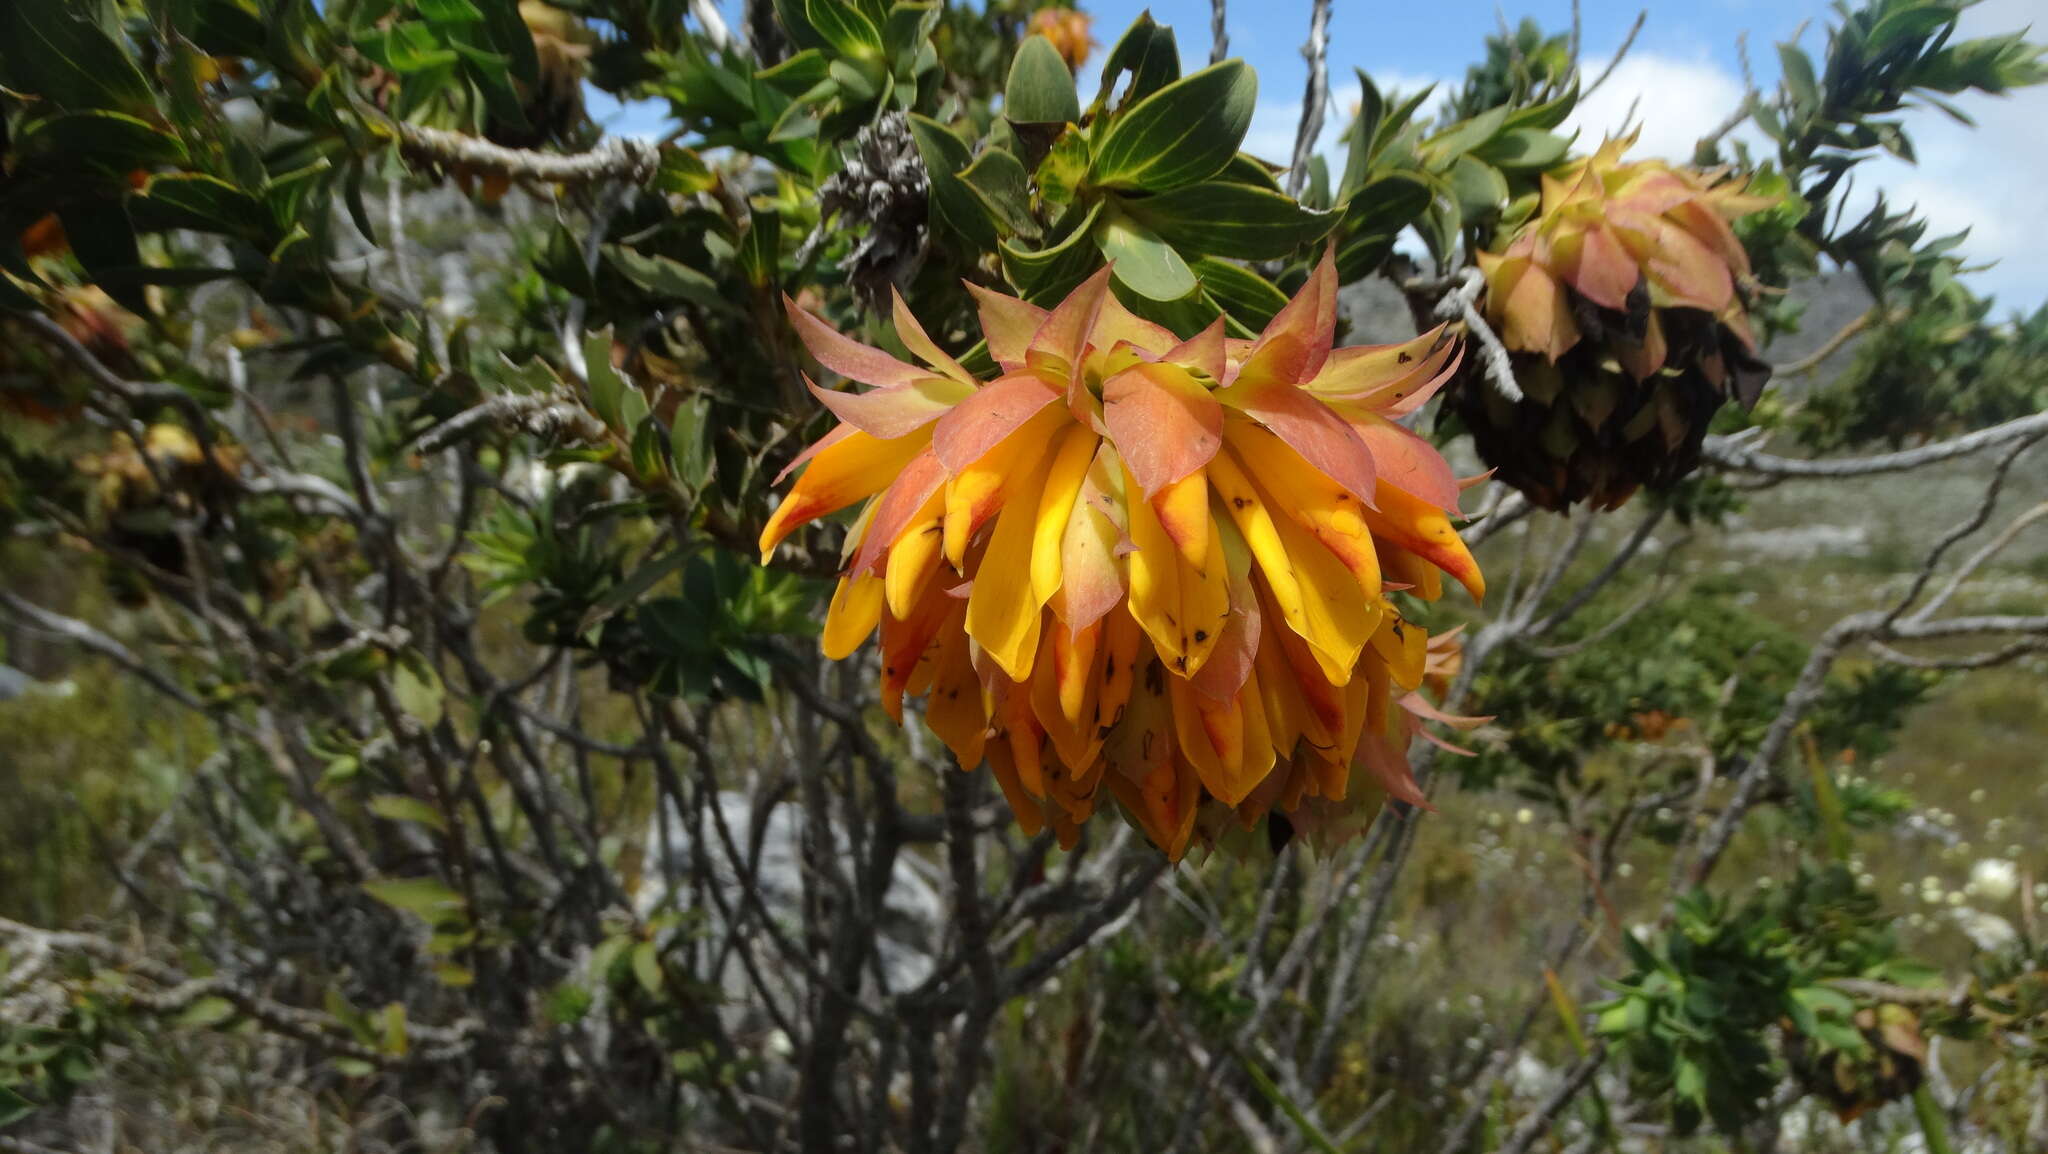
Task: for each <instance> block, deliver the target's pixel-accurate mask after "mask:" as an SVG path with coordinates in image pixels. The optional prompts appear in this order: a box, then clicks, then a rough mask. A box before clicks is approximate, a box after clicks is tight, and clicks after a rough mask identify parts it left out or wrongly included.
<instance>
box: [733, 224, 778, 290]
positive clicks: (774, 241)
mask: <svg viewBox="0 0 2048 1154" xmlns="http://www.w3.org/2000/svg"><path fill="white" fill-rule="evenodd" d="M781 260H782V214H781V213H779V212H777V211H776V210H774V209H772V208H755V209H754V210H753V215H752V217H751V220H750V223H749V224H748V225H747V231H746V232H744V233H742V234H740V247H739V262H740V271H741V272H743V273H745V274H747V280H748V281H749V282H751V283H752V284H753V285H754V286H755V287H756V288H765V287H767V286H769V285H772V284H774V283H776V280H777V278H778V277H779V276H780V275H781Z"/></svg>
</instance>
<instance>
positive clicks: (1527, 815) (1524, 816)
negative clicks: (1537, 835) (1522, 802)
mask: <svg viewBox="0 0 2048 1154" xmlns="http://www.w3.org/2000/svg"><path fill="white" fill-rule="evenodd" d="M1515 820H1516V821H1517V822H1519V823H1521V824H1522V825H1528V824H1529V823H1530V822H1532V821H1535V820H1536V811H1535V810H1533V809H1530V808H1529V807H1528V806H1523V807H1522V808H1521V809H1518V810H1516V811H1515Z"/></svg>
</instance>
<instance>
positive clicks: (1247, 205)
mask: <svg viewBox="0 0 2048 1154" xmlns="http://www.w3.org/2000/svg"><path fill="white" fill-rule="evenodd" d="M1118 204H1119V206H1120V207H1122V208H1123V210H1124V211H1125V212H1126V213H1128V214H1130V216H1132V217H1133V218H1135V219H1136V220H1138V221H1139V222H1140V223H1142V224H1143V225H1144V226H1145V227H1147V228H1149V229H1151V230H1152V231H1153V232H1155V233H1157V234H1159V237H1160V238H1161V239H1162V240H1164V241H1166V242H1167V243H1168V244H1170V245H1172V246H1174V247H1175V248H1178V249H1182V250H1185V251H1188V252H1196V253H1207V254H1209V255H1212V256H1227V257H1238V258H1241V259H1245V260H1266V259H1269V258H1274V257H1282V256H1286V255H1287V254H1288V253H1290V252H1293V251H1294V250H1295V249H1296V248H1299V247H1301V246H1302V245H1304V244H1309V243H1311V242H1313V241H1316V240H1318V239H1320V238H1321V237H1322V236H1323V235H1324V234H1326V233H1328V232H1329V231H1330V229H1331V228H1333V227H1335V226H1336V224H1337V214H1336V213H1334V212H1311V211H1309V210H1308V209H1305V208H1303V207H1302V206H1301V205H1300V204H1298V203H1296V202H1295V200H1294V198H1293V197H1290V196H1288V195H1287V194H1286V193H1284V192H1272V191H1269V190H1267V189H1263V188H1257V187H1254V186H1252V185H1249V184H1225V183H1222V182H1219V181H1205V182H1203V183H1201V184H1190V185H1187V186H1186V187H1183V188H1177V189H1174V190H1173V191H1172V192H1162V193H1159V194H1158V195H1156V196H1147V197H1130V198H1125V199H1122V200H1119V202H1118Z"/></svg>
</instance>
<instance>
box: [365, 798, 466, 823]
mask: <svg viewBox="0 0 2048 1154" xmlns="http://www.w3.org/2000/svg"><path fill="white" fill-rule="evenodd" d="M369 809H370V812H371V813H374V814H376V815H377V816H378V817H381V818H384V819H385V820H387V821H411V822H418V823H419V824H421V825H423V826H426V827H427V828H428V829H433V830H438V831H440V832H442V833H447V832H448V819H447V818H444V817H442V816H441V811H440V810H438V809H435V808H434V807H433V806H432V805H430V804H428V803H427V802H425V801H422V800H421V799H419V798H417V797H409V796H407V795H405V794H402V793H383V794H378V795H377V796H376V797H373V798H371V799H370V805H369Z"/></svg>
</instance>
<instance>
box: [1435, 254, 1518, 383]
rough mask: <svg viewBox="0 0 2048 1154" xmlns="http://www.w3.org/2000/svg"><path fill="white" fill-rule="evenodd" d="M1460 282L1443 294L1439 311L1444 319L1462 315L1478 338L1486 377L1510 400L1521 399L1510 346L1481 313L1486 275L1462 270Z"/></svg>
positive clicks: (1439, 315) (1476, 339) (1473, 270)
mask: <svg viewBox="0 0 2048 1154" xmlns="http://www.w3.org/2000/svg"><path fill="white" fill-rule="evenodd" d="M1458 275H1459V279H1460V283H1459V284H1458V285H1457V286H1456V287H1454V288H1452V289H1451V290H1450V291H1449V292H1446V293H1445V294H1444V295H1443V299H1442V300H1439V301H1438V302H1437V303H1436V315H1437V316H1438V317H1440V318H1442V319H1443V320H1447V321H1449V320H1459V319H1463V320H1464V322H1465V328H1466V329H1467V330H1468V331H1470V332H1471V334H1472V339H1473V340H1475V341H1477V342H1479V357H1480V360H1481V362H1482V364H1484V366H1485V368H1486V379H1487V380H1489V381H1492V382H1493V387H1494V390H1495V391H1496V392H1498V393H1500V395H1501V396H1503V397H1505V398H1507V399H1508V400H1510V401H1515V402H1519V401H1521V399H1522V386H1521V385H1519V384H1517V383H1515V369H1514V363H1513V362H1512V361H1510V360H1509V359H1508V348H1507V346H1506V345H1504V344H1502V343H1500V337H1498V336H1496V335H1495V334H1494V331H1493V326H1492V325H1489V324H1487V323H1486V318H1485V317H1483V316H1481V315H1480V314H1479V306H1478V304H1477V303H1476V302H1477V301H1478V300H1479V293H1480V291H1481V290H1483V289H1484V288H1485V287H1486V278H1485V277H1484V276H1481V275H1480V272H1479V270H1478V269H1476V268H1468V269H1464V270H1462V271H1461V272H1460V273H1459V274H1458Z"/></svg>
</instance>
